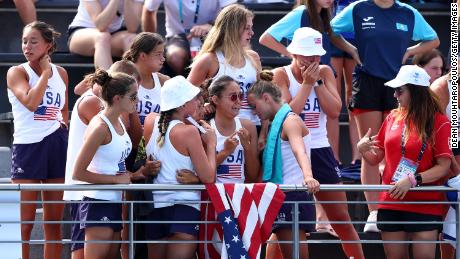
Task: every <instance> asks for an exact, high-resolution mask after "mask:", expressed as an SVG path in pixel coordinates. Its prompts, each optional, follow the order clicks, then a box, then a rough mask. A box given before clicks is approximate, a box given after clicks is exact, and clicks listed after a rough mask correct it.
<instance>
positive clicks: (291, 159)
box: [281, 134, 311, 184]
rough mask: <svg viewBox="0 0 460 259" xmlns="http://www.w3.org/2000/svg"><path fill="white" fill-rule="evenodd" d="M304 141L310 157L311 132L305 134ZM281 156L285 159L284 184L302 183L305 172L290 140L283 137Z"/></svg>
mask: <svg viewBox="0 0 460 259" xmlns="http://www.w3.org/2000/svg"><path fill="white" fill-rule="evenodd" d="M302 139H303V143H304V146H305V149H306V151H307V155H308V158H310V143H311V136H310V134H307V135H305V136H304V137H303V138H302ZM281 157H282V159H283V184H302V183H303V181H304V178H303V173H302V170H301V168H300V165H299V163H298V162H297V159H296V158H295V156H294V153H293V152H292V147H291V144H290V143H289V141H286V140H283V139H281Z"/></svg>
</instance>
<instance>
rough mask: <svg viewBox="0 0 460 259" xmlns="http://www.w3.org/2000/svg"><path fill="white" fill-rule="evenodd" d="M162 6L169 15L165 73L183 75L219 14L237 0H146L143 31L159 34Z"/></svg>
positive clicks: (167, 18) (143, 13)
mask: <svg viewBox="0 0 460 259" xmlns="http://www.w3.org/2000/svg"><path fill="white" fill-rule="evenodd" d="M161 3H163V5H164V8H165V13H166V24H165V25H166V63H165V66H164V69H163V70H162V71H163V72H164V73H165V74H167V75H169V76H176V75H184V69H185V67H187V66H188V65H189V64H190V60H191V58H193V57H194V56H195V55H196V54H197V53H198V51H199V49H200V48H201V45H202V41H201V39H202V38H203V37H204V36H206V35H207V34H208V32H209V30H211V27H212V25H213V24H214V20H215V19H216V16H217V14H218V13H219V11H220V10H221V9H222V8H224V7H225V6H227V5H229V4H233V3H236V0H219V1H216V0H201V1H200V0H197V1H182V0H180V1H178V0H147V1H145V5H144V9H143V12H142V27H143V30H144V31H149V32H157V29H158V27H157V11H158V8H159V7H160V4H161Z"/></svg>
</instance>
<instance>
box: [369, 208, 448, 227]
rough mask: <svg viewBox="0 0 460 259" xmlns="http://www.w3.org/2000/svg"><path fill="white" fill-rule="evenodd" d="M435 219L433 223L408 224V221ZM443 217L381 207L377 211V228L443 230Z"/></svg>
mask: <svg viewBox="0 0 460 259" xmlns="http://www.w3.org/2000/svg"><path fill="white" fill-rule="evenodd" d="M381 221H390V222H391V221H394V222H396V224H383V223H379V222H381ZM414 221H415V222H417V221H433V223H428V224H425V223H420V224H407V222H414ZM442 223H443V220H442V217H441V216H436V215H430V214H422V213H416V212H409V211H401V210H388V209H379V212H378V213H377V228H378V229H380V230H381V231H384V232H399V231H404V232H423V231H432V230H438V231H441V230H442Z"/></svg>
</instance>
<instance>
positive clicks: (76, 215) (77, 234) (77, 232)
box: [70, 202, 85, 252]
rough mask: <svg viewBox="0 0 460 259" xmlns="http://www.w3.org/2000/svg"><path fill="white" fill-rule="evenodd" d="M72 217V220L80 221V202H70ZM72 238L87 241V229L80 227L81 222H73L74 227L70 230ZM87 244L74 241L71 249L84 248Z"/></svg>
mask: <svg viewBox="0 0 460 259" xmlns="http://www.w3.org/2000/svg"><path fill="white" fill-rule="evenodd" d="M70 217H71V218H72V221H80V203H79V202H75V203H71V204H70ZM70 231H71V232H70V240H72V242H75V241H77V242H82V241H85V230H84V229H81V228H80V223H72V228H71V230H70ZM84 246H85V244H84V243H72V244H71V245H70V251H72V252H73V251H77V250H79V249H83V247H84Z"/></svg>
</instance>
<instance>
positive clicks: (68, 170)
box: [63, 89, 102, 201]
mask: <svg viewBox="0 0 460 259" xmlns="http://www.w3.org/2000/svg"><path fill="white" fill-rule="evenodd" d="M88 96H95V95H94V93H93V90H92V89H89V90H88V91H86V92H85V93H83V94H82V96H80V98H78V99H77V101H75V105H74V106H73V107H74V109H73V111H72V116H71V118H70V125H69V140H68V145H67V161H66V165H65V184H83V183H86V182H82V181H78V180H73V179H72V175H73V167H74V164H75V159H76V158H77V155H78V152H79V151H80V149H81V147H82V145H83V137H84V135H85V131H86V128H87V127H88V124H85V123H84V122H83V121H82V120H81V118H80V115H78V105H80V102H81V100H83V99H84V98H86V97H88ZM101 104H102V102H101ZM82 198H83V192H82V191H64V196H63V199H64V200H65V201H79V200H81V199H82Z"/></svg>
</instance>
